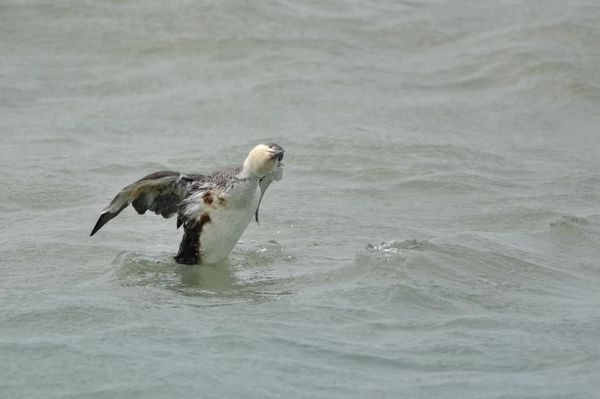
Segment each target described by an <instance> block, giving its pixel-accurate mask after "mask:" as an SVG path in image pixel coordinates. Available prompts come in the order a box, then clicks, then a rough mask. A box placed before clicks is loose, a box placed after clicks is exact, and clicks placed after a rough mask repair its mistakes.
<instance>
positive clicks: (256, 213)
mask: <svg viewBox="0 0 600 399" xmlns="http://www.w3.org/2000/svg"><path fill="white" fill-rule="evenodd" d="M254 219H255V220H256V224H260V223H259V222H258V208H256V212H254Z"/></svg>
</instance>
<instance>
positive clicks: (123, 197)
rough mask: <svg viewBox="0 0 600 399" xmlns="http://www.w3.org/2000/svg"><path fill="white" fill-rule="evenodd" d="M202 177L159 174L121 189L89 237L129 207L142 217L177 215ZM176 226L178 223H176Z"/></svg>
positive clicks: (164, 172)
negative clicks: (183, 202)
mask: <svg viewBox="0 0 600 399" xmlns="http://www.w3.org/2000/svg"><path fill="white" fill-rule="evenodd" d="M202 178H204V176H202V175H184V174H181V173H179V172H173V171H161V172H155V173H152V174H150V175H148V176H145V177H142V178H141V179H139V180H138V181H136V182H134V183H132V184H130V185H128V186H127V187H125V188H123V189H122V190H121V191H120V192H119V193H118V194H117V195H116V196H115V198H114V199H113V200H112V201H111V202H110V204H109V205H108V206H107V207H106V208H105V209H104V210H103V211H102V214H101V215H100V217H99V218H98V221H97V222H96V225H95V226H94V228H93V229H92V232H91V234H90V236H93V235H94V234H96V232H97V231H98V230H100V228H102V226H104V225H105V224H106V223H108V222H109V221H110V220H111V219H113V218H114V217H116V216H117V215H118V214H119V213H121V211H122V210H123V209H125V208H127V206H128V205H129V204H131V205H133V207H134V208H135V210H136V212H137V213H139V214H144V213H146V211H148V210H150V211H152V212H154V213H156V214H157V215H161V216H163V217H164V218H169V217H171V216H173V215H174V214H176V213H178V211H179V209H180V206H181V203H182V201H183V200H184V199H185V197H186V196H187V195H188V193H189V192H190V190H191V187H192V186H193V185H194V183H195V182H197V181H198V180H201V179H202ZM177 223H178V225H179V224H180V221H179V220H178V221H177Z"/></svg>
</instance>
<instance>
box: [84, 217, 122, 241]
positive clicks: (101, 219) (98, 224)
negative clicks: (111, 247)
mask: <svg viewBox="0 0 600 399" xmlns="http://www.w3.org/2000/svg"><path fill="white" fill-rule="evenodd" d="M115 216H117V215H116V214H114V213H110V212H105V213H103V214H102V215H100V217H99V218H98V221H97V222H96V225H95V226H94V228H93V229H92V232H91V233H90V237H91V236H93V235H94V234H96V232H97V231H98V230H100V229H101V228H102V226H104V225H105V224H106V223H108V221H109V220H110V219H112V218H114V217H115Z"/></svg>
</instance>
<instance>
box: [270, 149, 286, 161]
mask: <svg viewBox="0 0 600 399" xmlns="http://www.w3.org/2000/svg"><path fill="white" fill-rule="evenodd" d="M284 152H285V150H284V149H283V148H278V149H274V150H273V151H271V159H272V160H278V161H281V160H282V159H283V153H284Z"/></svg>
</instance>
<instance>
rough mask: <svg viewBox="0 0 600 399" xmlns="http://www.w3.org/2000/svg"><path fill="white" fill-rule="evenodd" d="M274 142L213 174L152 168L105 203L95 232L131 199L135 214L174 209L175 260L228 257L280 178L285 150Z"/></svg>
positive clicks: (166, 213) (211, 261) (167, 214)
mask: <svg viewBox="0 0 600 399" xmlns="http://www.w3.org/2000/svg"><path fill="white" fill-rule="evenodd" d="M284 152H285V150H284V149H283V148H282V147H281V146H279V145H277V144H259V145H257V146H256V147H254V148H253V149H252V151H250V153H249V154H248V157H247V158H246V160H245V161H244V163H243V166H241V167H232V168H222V169H217V170H216V171H214V172H213V173H212V174H211V175H208V176H206V175H200V174H183V173H179V172H172V171H161V172H155V173H152V174H150V175H148V176H145V177H143V178H141V179H140V180H138V181H136V182H134V183H132V184H130V185H128V186H127V187H125V188H124V189H123V190H121V191H120V192H119V193H118V194H117V196H116V197H115V198H114V199H113V200H112V201H111V203H110V204H109V205H108V207H106V208H105V209H104V210H103V211H102V213H101V215H100V218H99V219H98V222H96V225H95V226H94V228H93V230H92V233H91V234H90V236H93V235H94V234H95V233H96V232H97V231H98V230H100V228H101V227H102V226H104V225H105V224H106V223H107V222H108V221H109V220H111V219H112V218H114V217H115V216H117V215H118V214H119V213H120V212H121V211H122V210H123V209H125V208H127V206H128V205H129V204H131V205H133V207H134V208H135V210H136V211H137V213H139V214H140V215H141V214H144V213H145V212H146V211H147V210H151V211H153V212H154V213H156V214H157V215H158V214H160V215H162V216H163V217H164V218H170V217H171V216H173V215H175V214H177V228H179V227H180V226H182V225H183V238H182V239H181V244H180V245H179V251H178V252H177V255H176V256H175V260H176V261H177V263H181V264H188V265H191V264H198V263H209V264H214V263H219V262H221V261H223V260H225V259H226V258H227V256H228V255H229V253H230V252H231V250H232V249H233V247H234V246H235V244H236V243H237V241H238V240H239V238H240V237H241V235H242V233H243V232H244V230H246V227H247V226H248V224H249V223H250V220H252V216H253V215H254V217H255V219H256V223H258V208H259V206H260V202H261V200H262V197H263V195H264V194H265V191H266V190H267V188H268V187H269V185H270V184H271V183H272V182H273V181H279V180H281V179H282V178H283V164H282V163H281V160H282V159H283V154H284Z"/></svg>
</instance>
